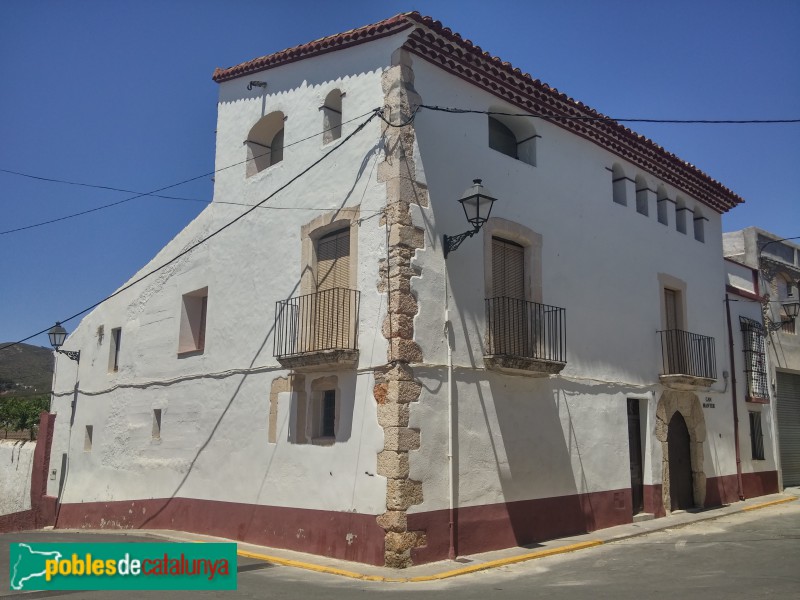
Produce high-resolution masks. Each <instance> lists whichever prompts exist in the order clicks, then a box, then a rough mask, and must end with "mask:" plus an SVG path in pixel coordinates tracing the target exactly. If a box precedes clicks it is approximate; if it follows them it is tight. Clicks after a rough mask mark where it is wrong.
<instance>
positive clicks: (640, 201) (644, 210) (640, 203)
mask: <svg viewBox="0 0 800 600" xmlns="http://www.w3.org/2000/svg"><path fill="white" fill-rule="evenodd" d="M649 193H650V189H649V188H648V187H647V181H646V180H645V178H644V177H642V176H641V175H638V176H637V177H636V212H638V213H639V214H640V215H644V216H645V217H647V216H649V215H650V208H649V207H648V205H647V204H648V194H649Z"/></svg>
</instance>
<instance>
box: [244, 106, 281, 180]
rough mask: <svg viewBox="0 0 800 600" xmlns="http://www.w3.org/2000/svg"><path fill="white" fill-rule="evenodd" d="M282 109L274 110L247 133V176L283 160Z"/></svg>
mask: <svg viewBox="0 0 800 600" xmlns="http://www.w3.org/2000/svg"><path fill="white" fill-rule="evenodd" d="M284 120H285V117H284V116H283V113H282V112H280V111H275V112H272V113H270V114H268V115H266V116H264V117H262V118H261V119H259V120H258V122H257V123H256V124H255V125H253V128H252V129H251V130H250V133H248V134H247V139H246V140H245V142H244V143H245V145H246V146H247V169H246V172H247V176H248V177H251V176H253V175H255V174H256V173H260V172H261V171H263V170H264V169H267V168H268V167H271V166H272V165H275V164H278V163H279V162H281V161H282V160H283V123H284Z"/></svg>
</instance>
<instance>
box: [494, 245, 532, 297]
mask: <svg viewBox="0 0 800 600" xmlns="http://www.w3.org/2000/svg"><path fill="white" fill-rule="evenodd" d="M492 296H493V297H494V298H498V297H507V298H516V299H518V300H525V248H523V247H522V246H520V245H519V244H515V243H514V242H508V241H506V240H503V239H500V238H492Z"/></svg>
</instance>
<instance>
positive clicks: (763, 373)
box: [739, 317, 769, 402]
mask: <svg viewBox="0 0 800 600" xmlns="http://www.w3.org/2000/svg"><path fill="white" fill-rule="evenodd" d="M739 325H740V326H741V329H742V337H743V339H742V347H743V350H744V372H745V374H746V375H747V397H746V399H747V400H748V401H749V402H769V383H768V380H767V362H766V347H765V344H764V336H765V334H766V332H765V330H764V326H763V325H762V324H761V323H759V322H758V321H754V320H753V319H748V318H747V317H739Z"/></svg>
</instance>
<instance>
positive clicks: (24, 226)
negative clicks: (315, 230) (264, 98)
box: [0, 109, 383, 235]
mask: <svg viewBox="0 0 800 600" xmlns="http://www.w3.org/2000/svg"><path fill="white" fill-rule="evenodd" d="M377 110H379V109H374V110H372V111H369V112H366V113H364V114H361V115H359V116H357V117H353V118H352V119H350V120H349V121H345V122H344V123H342V125H347V124H348V123H352V122H353V121H355V120H357V119H361V118H362V117H366V116H367V115H368V114H370V113H372V114H373V115H374V114H375V113H376V111H377ZM381 118H383V117H382V116H381ZM338 127H340V126H337V127H336V128H338ZM331 129H334V127H329V128H328V129H325V130H323V131H322V132H319V133H315V134H313V135H309V136H308V137H304V138H301V139H299V140H295V141H294V142H292V143H291V144H286V145H284V148H289V147H291V146H294V145H295V144H299V143H301V142H305V141H308V140H310V139H313V138H315V137H318V136H319V135H321V134H322V133H325V132H326V131H330V130H331ZM266 154H267V152H264V154H259V155H256V156H253V157H251V158H247V159H245V160H243V161H239V162H237V163H233V164H232V165H228V166H227V167H221V168H219V169H215V170H214V171H209V172H208V173H203V174H202V175H197V176H196V177H190V178H189V179H184V180H183V181H179V182H178V183H173V184H171V185H167V186H164V187H161V188H158V189H156V190H152V191H150V192H137V193H135V195H134V196H131V197H130V198H123V199H122V200H118V201H117V202H111V203H109V204H103V205H102V206H96V207H94V208H90V209H87V210H82V211H80V212H76V213H72V214H70V215H65V216H63V217H58V218H55V219H49V220H47V221H41V222H39V223H32V224H30V225H23V226H22V227H16V228H14V229H7V230H6V231H0V235H6V234H9V233H17V232H19V231H25V230H28V229H34V228H36V227H42V226H43V225H50V224H52V223H58V222H60V221H66V220H67V219H73V218H75V217H80V216H82V215H87V214H89V213H93V212H97V211H99V210H104V209H106V208H112V207H114V206H119V205H120V204H124V203H126V202H130V201H131V200H136V199H137V198H142V197H144V196H155V197H161V198H164V197H166V196H159V195H158V192H163V191H164V190H168V189H171V188H174V187H178V186H181V185H184V184H186V183H190V182H192V181H197V180H198V179H203V178H204V177H209V176H211V175H214V174H215V173H220V172H222V171H225V170H226V169H231V168H233V167H237V166H239V165H242V164H244V163H247V162H249V161H251V160H255V159H257V158H261V157H262V156H264V155H266ZM0 172H3V173H10V174H13V175H19V176H22V177H29V178H31V179H39V180H42V181H51V182H54V183H63V184H68V185H77V186H82V187H97V188H100V189H108V190H112V191H124V192H126V193H132V192H129V191H128V190H122V189H120V188H113V187H110V186H100V185H89V184H84V183H80V182H76V181H67V180H63V179H54V178H49V177H39V176H36V175H28V174H25V173H20V172H18V171H12V170H10V169H0ZM172 199H177V198H174V197H173V198H172ZM183 199H184V200H186V198H183ZM200 202H203V200H200ZM248 206H249V205H248Z"/></svg>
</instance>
